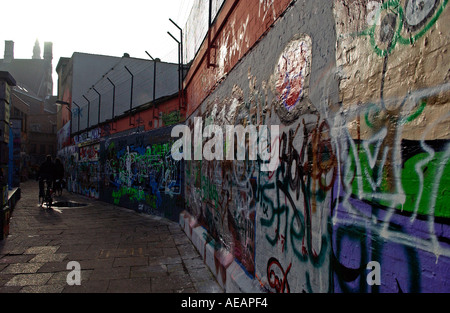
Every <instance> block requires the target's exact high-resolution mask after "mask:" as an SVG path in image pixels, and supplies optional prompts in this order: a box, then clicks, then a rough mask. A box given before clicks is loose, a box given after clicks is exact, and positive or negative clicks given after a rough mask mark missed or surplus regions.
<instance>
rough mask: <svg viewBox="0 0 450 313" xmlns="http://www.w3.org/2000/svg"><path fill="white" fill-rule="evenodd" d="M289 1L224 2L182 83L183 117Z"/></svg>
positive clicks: (281, 11)
mask: <svg viewBox="0 0 450 313" xmlns="http://www.w3.org/2000/svg"><path fill="white" fill-rule="evenodd" d="M291 1H292V0H277V1H273V0H245V1H242V0H241V1H236V0H227V1H226V2H225V4H224V7H223V8H222V11H221V12H220V14H219V15H218V17H217V19H216V22H215V24H214V25H213V26H212V27H211V33H210V38H211V45H212V46H213V48H212V49H210V51H209V53H210V62H211V63H213V64H214V66H208V36H207V38H206V40H205V42H203V45H202V46H201V48H200V50H199V51H198V53H197V56H196V58H195V59H194V60H193V62H192V66H191V68H190V70H189V72H188V74H187V76H186V79H185V80H184V88H185V90H186V102H187V116H189V115H190V114H192V112H193V111H195V110H196V109H197V107H198V106H199V105H200V104H201V103H202V101H203V100H204V99H205V98H206V97H207V96H208V95H209V94H210V93H211V92H212V91H213V90H214V88H215V86H216V84H217V83H218V82H220V80H221V79H223V78H224V77H225V76H226V74H227V73H228V72H229V71H231V69H233V67H234V66H235V65H236V64H237V63H238V62H239V60H240V59H241V58H242V57H244V56H245V55H246V54H247V52H248V51H249V50H250V49H251V48H252V47H253V46H254V45H255V44H256V43H257V42H258V41H259V40H260V38H261V37H262V36H263V35H264V34H265V33H266V32H267V31H268V30H269V28H270V26H271V25H272V24H273V23H274V22H275V21H276V20H277V19H278V17H279V16H280V15H281V14H282V13H283V12H284V11H285V10H286V9H287V7H288V6H289V4H290V3H291Z"/></svg>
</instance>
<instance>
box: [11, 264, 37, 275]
mask: <svg viewBox="0 0 450 313" xmlns="http://www.w3.org/2000/svg"><path fill="white" fill-rule="evenodd" d="M43 265H44V263H14V264H10V265H9V266H8V267H7V268H6V269H4V270H3V273H7V274H26V273H36V272H37V271H38V270H39V269H40V268H41V267H42V266H43Z"/></svg>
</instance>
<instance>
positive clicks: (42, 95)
mask: <svg viewBox="0 0 450 313" xmlns="http://www.w3.org/2000/svg"><path fill="white" fill-rule="evenodd" d="M52 48H53V45H52V43H51V42H45V43H44V55H43V58H41V49H40V45H39V42H38V41H37V40H36V42H35V45H34V48H33V51H30V55H31V58H30V59H15V58H14V42H13V41H10V40H7V41H5V52H4V58H3V59H0V71H8V72H9V73H11V75H13V76H14V78H15V79H16V86H14V87H13V88H12V89H11V112H10V120H11V127H12V128H13V129H14V130H15V131H16V132H17V133H20V140H18V141H20V169H19V170H18V171H19V175H20V179H21V180H22V181H23V180H26V179H28V178H33V177H34V176H35V172H36V170H37V168H38V166H39V164H40V163H41V162H42V161H43V159H44V158H45V155H47V154H51V155H53V156H55V155H56V127H57V125H56V113H57V112H56V105H55V101H56V97H54V96H53V95H52V93H53V79H52V59H53V53H52Z"/></svg>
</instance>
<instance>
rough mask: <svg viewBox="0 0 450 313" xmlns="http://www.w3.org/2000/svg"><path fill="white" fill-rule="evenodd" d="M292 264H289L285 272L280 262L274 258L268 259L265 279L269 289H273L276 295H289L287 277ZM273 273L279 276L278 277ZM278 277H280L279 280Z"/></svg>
mask: <svg viewBox="0 0 450 313" xmlns="http://www.w3.org/2000/svg"><path fill="white" fill-rule="evenodd" d="M291 266H292V263H289V266H288V268H287V269H286V272H285V271H284V270H283V267H282V266H281V264H280V262H279V261H278V260H277V259H275V258H270V259H269V261H268V262H267V277H268V279H269V285H270V287H272V288H274V289H275V290H276V292H277V293H289V292H290V289H289V283H288V281H287V275H288V273H289V271H290V270H291ZM275 272H278V273H279V274H281V275H280V276H278V275H277V274H276V273H275ZM280 277H282V278H281V279H280Z"/></svg>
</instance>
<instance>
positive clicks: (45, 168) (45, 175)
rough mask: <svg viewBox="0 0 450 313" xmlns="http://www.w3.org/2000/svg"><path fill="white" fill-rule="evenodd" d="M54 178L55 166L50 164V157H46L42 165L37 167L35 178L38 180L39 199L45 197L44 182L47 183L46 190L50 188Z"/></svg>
mask: <svg viewBox="0 0 450 313" xmlns="http://www.w3.org/2000/svg"><path fill="white" fill-rule="evenodd" d="M54 177H55V165H54V164H53V162H52V157H51V156H50V155H47V158H46V160H45V162H44V163H42V164H41V166H40V167H39V172H38V176H37V178H38V179H39V199H40V198H41V197H42V198H44V197H45V190H44V187H45V186H44V181H47V186H48V188H51V187H52V182H53V179H54Z"/></svg>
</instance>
